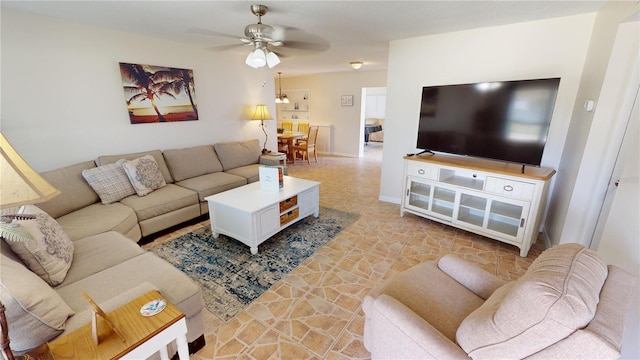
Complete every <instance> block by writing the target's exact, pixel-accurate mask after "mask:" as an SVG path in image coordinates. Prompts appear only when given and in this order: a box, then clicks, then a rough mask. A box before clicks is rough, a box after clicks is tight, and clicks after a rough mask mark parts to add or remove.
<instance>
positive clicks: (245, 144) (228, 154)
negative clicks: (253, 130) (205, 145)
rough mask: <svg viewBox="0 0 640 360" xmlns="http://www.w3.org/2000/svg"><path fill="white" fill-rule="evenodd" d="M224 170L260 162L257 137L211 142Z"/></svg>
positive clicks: (260, 152)
mask: <svg viewBox="0 0 640 360" xmlns="http://www.w3.org/2000/svg"><path fill="white" fill-rule="evenodd" d="M213 147H214V149H215V150H216V154H217V155H218V159H219V160H220V163H222V167H223V168H224V171H228V170H231V169H235V168H237V167H240V166H246V165H251V164H257V163H258V162H260V155H261V154H262V150H261V149H260V147H261V146H260V143H259V142H258V139H251V140H245V141H234V142H227V143H216V144H213Z"/></svg>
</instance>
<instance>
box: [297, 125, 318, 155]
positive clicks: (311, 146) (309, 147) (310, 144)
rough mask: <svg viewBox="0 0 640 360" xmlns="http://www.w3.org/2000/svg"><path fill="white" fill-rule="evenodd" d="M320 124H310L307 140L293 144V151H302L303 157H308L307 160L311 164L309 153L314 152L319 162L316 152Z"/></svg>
mask: <svg viewBox="0 0 640 360" xmlns="http://www.w3.org/2000/svg"><path fill="white" fill-rule="evenodd" d="M318 129H319V127H318V126H310V127H309V133H308V134H309V135H308V136H307V141H305V142H303V143H301V144H296V145H293V151H294V152H295V153H298V152H300V153H301V154H302V156H303V158H307V162H308V163H309V164H311V161H310V159H309V157H310V156H309V154H310V153H311V152H313V158H314V159H315V160H316V162H318V156H317V154H316V140H317V139H318Z"/></svg>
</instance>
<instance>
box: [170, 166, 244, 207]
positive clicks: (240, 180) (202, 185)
mask: <svg viewBox="0 0 640 360" xmlns="http://www.w3.org/2000/svg"><path fill="white" fill-rule="evenodd" d="M246 184H247V179H245V178H244V177H242V176H238V175H233V174H230V173H226V172H216V173H211V174H206V175H201V176H197V177H193V178H190V179H186V180H183V181H178V182H177V183H176V185H179V186H182V187H185V188H187V189H191V190H193V191H195V192H197V193H198V200H199V201H205V200H204V198H206V197H207V196H210V195H213V194H217V193H220V192H223V191H227V190H231V189H233V188H236V187H238V186H242V185H246Z"/></svg>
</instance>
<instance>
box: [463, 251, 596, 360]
mask: <svg viewBox="0 0 640 360" xmlns="http://www.w3.org/2000/svg"><path fill="white" fill-rule="evenodd" d="M607 275H608V270H607V265H606V264H605V263H604V262H603V261H602V259H600V258H599V257H598V255H597V254H596V253H595V252H594V251H592V250H589V249H586V248H584V247H583V246H582V245H579V244H563V245H558V246H555V247H553V248H551V249H548V250H546V251H544V252H543V253H542V254H540V256H538V258H537V259H536V260H535V261H534V262H533V264H531V266H530V267H529V269H528V270H527V272H526V273H525V274H524V275H523V276H522V277H521V278H519V279H518V280H516V281H512V282H510V283H507V284H506V285H504V286H502V287H501V288H499V289H498V290H496V291H495V292H494V293H493V294H492V295H491V296H490V297H489V299H487V301H485V303H484V304H482V306H480V307H479V308H478V309H476V310H475V311H474V312H472V313H471V314H469V316H467V318H465V319H464V320H463V321H462V323H461V324H460V327H458V331H457V333H456V340H457V342H458V344H459V345H460V347H461V348H462V349H464V350H465V352H467V353H468V354H469V356H470V357H471V358H473V359H493V358H504V357H505V354H508V357H509V358H514V359H522V358H526V357H528V356H530V355H532V354H534V353H536V352H538V351H540V350H542V349H543V348H546V347H548V346H550V345H551V344H554V343H556V342H558V341H560V340H562V339H564V338H566V337H567V336H569V335H571V334H572V333H573V332H575V331H576V330H578V329H581V328H583V327H585V326H586V325H588V324H589V322H590V321H591V320H592V319H593V316H594V315H595V312H596V307H597V305H598V301H599V298H600V290H601V289H602V286H603V285H604V282H605V280H606V278H607Z"/></svg>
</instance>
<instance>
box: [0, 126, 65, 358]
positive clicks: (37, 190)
mask: <svg viewBox="0 0 640 360" xmlns="http://www.w3.org/2000/svg"><path fill="white" fill-rule="evenodd" d="M0 154H1V156H0V209H8V208H12V207H18V206H20V207H21V206H23V205H28V204H36V203H39V202H44V201H47V200H50V199H52V198H53V197H55V196H57V195H59V194H60V190H58V189H56V188H55V187H53V186H52V185H51V184H49V183H48V182H47V181H46V180H45V179H43V178H42V176H40V174H38V173H37V172H36V171H35V170H33V169H32V168H31V166H29V164H27V162H26V161H24V159H22V157H21V156H20V155H19V154H18V152H17V151H15V149H14V148H13V146H11V144H10V143H9V141H7V139H6V138H5V137H4V134H2V132H0ZM18 212H19V213H20V212H21V211H18ZM16 217H19V218H28V216H24V215H15V214H14V215H3V216H2V218H1V220H0V226H2V228H0V230H1V232H0V234H1V235H2V237H5V238H6V239H7V240H8V241H28V240H30V235H28V236H25V235H23V234H22V233H16V232H13V231H12V229H11V227H10V226H9V225H10V224H11V221H12V220H13V219H14V218H16ZM0 330H1V332H0V344H1V345H2V349H1V350H2V354H3V355H4V356H5V358H7V359H10V360H11V359H14V357H13V353H12V352H11V348H9V331H8V327H7V320H6V317H5V307H4V305H3V304H2V302H0Z"/></svg>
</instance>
